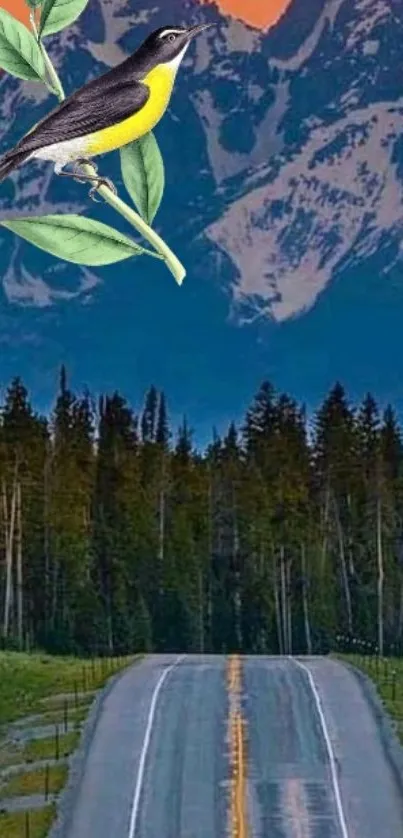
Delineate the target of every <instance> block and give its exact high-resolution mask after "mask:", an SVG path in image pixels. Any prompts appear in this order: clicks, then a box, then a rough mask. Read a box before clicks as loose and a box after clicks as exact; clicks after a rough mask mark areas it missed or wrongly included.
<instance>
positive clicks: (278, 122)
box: [1, 0, 403, 320]
mask: <svg viewBox="0 0 403 838" xmlns="http://www.w3.org/2000/svg"><path fill="white" fill-rule="evenodd" d="M138 5H139V4H138V2H133V0H90V3H89V5H88V7H87V11H86V12H85V13H84V14H83V16H82V18H81V19H80V20H79V21H78V23H77V24H76V25H74V26H73V27H71V28H70V29H69V30H68V31H66V32H63V33H62V34H61V35H59V36H53V38H51V39H50V41H49V43H50V53H51V55H52V58H53V60H54V61H55V63H56V65H57V66H58V69H59V72H60V75H61V77H62V79H63V80H64V82H65V84H66V88H67V89H74V88H75V87H77V86H79V85H80V84H82V83H83V82H84V81H87V80H88V79H89V78H91V77H92V76H93V75H95V74H97V73H99V72H102V70H103V69H105V65H106V66H112V65H114V64H116V63H118V62H119V61H121V60H122V59H124V57H125V56H126V55H127V54H128V53H129V52H131V51H132V50H133V49H134V48H135V47H136V44H137V43H138V42H139V41H140V40H141V39H142V38H143V36H144V35H145V34H146V33H147V32H148V31H150V29H152V28H156V27H157V26H160V25H163V24H164V23H166V22H167V21H169V20H174V21H179V22H184V21H188V20H189V19H199V18H202V17H203V18H206V17H207V18H209V19H210V20H212V21H213V22H215V23H216V27H215V28H214V29H212V30H210V32H209V33H208V34H206V36H205V37H203V38H202V39H200V40H199V41H198V42H197V43H196V44H195V47H194V50H193V51H192V52H191V54H189V57H188V58H187V59H186V61H185V65H184V68H183V70H182V75H183V79H182V80H181V83H180V98H179V96H177V97H176V102H175V105H176V106H175V107H174V108H172V109H171V118H172V120H175V121H177V120H181V113H182V114H184V113H186V110H187V109H188V101H189V99H190V101H191V104H192V106H193V107H192V118H191V119H189V118H187V119H186V120H181V122H182V130H185V136H184V137H183V143H184V147H185V161H184V160H183V154H182V153H181V154H178V153H177V149H175V147H172V149H171V150H170V151H169V152H168V157H167V156H166V155H165V156H166V163H167V166H168V168H169V172H170V177H171V180H172V181H173V182H175V184H176V186H177V190H178V192H179V196H178V197H179V201H178V206H177V211H178V212H179V216H180V218H181V227H182V229H183V233H184V234H185V235H187V231H186V227H187V224H188V222H189V223H190V227H191V229H192V232H193V234H196V233H197V234H198V235H201V234H205V235H206V236H207V237H208V238H209V239H210V240H211V241H212V242H214V243H215V244H217V245H219V248H220V249H221V250H223V251H224V252H225V254H226V255H227V257H228V258H229V259H230V260H231V262H232V263H233V265H234V268H235V270H234V277H233V283H232V285H231V288H230V292H231V294H232V296H233V299H234V300H235V301H238V302H241V303H242V311H243V316H246V312H247V311H249V314H250V316H256V315H261V314H263V315H269V316H273V317H274V318H275V319H278V320H284V319H287V318H288V317H290V316H292V315H296V314H299V313H301V312H302V311H303V310H306V309H308V308H310V307H311V306H312V305H313V304H314V302H315V300H316V298H317V297H318V295H319V294H320V293H321V291H322V290H323V289H324V288H325V287H326V286H327V284H328V283H329V282H331V280H332V277H334V275H335V273H337V270H338V268H339V266H340V265H343V268H344V269H345V267H346V264H354V263H355V262H356V261H357V260H361V259H364V258H365V257H366V256H368V255H370V254H371V253H373V252H374V251H375V250H376V248H377V247H378V245H379V242H380V239H381V238H382V237H383V235H384V233H385V232H387V233H388V234H389V235H390V236H391V238H392V239H393V241H396V242H399V241H400V238H401V231H402V217H403V214H402V206H403V201H402V198H403V194H402V189H403V179H402V165H403V164H402V163H401V160H400V156H399V148H401V147H402V142H401V139H400V138H401V135H402V134H403V71H401V72H399V69H398V68H399V67H402V68H403V4H402V3H401V2H398V0H388V2H386V0H327V2H324V3H323V4H322V10H321V11H320V12H319V13H317V14H316V19H314V22H313V25H311V28H310V30H309V32H308V33H307V34H306V37H303V40H302V41H301V42H300V43H298V42H296V43H295V44H294V49H293V51H292V54H290V55H287V48H286V47H287V37H288V32H289V31H290V29H292V27H293V18H294V17H296V16H297V15H298V14H299V13H300V9H299V7H300V5H301V0H295V2H294V3H293V4H292V6H291V8H290V9H289V11H288V13H286V15H285V16H284V18H283V20H282V22H281V24H280V26H279V27H277V29H276V30H274V32H269V33H268V34H266V35H264V34H263V33H260V32H257V31H255V30H253V29H250V28H248V27H247V26H246V25H244V24H243V23H242V22H240V21H235V20H231V19H223V18H221V17H220V16H219V15H218V13H217V11H216V9H215V7H206V6H204V7H203V8H200V7H199V6H197V4H195V3H192V4H189V3H186V4H185V3H183V2H181V0H176V2H170V5H169V14H167V12H166V11H165V4H162V3H161V4H160V5H159V6H158V4H155V3H150V4H148V3H146V2H143V3H142V4H141V7H140V9H139V8H138ZM307 5H309V4H307ZM314 6H315V4H312V11H315V8H314ZM281 32H282V34H283V43H282V39H281V37H280V34H281ZM272 46H273V49H272ZM50 104H51V102H50V99H49V98H48V97H46V95H45V92H44V90H43V89H42V88H41V87H39V86H37V85H28V84H25V85H22V84H20V83H18V82H16V81H14V80H10V78H9V77H3V80H2V82H1V117H2V125H3V126H5V130H4V132H3V135H2V145H3V146H8V145H9V144H10V143H11V142H13V141H14V139H15V137H16V136H17V134H18V133H19V130H18V129H19V128H20V126H21V127H23V128H24V129H26V128H27V127H28V122H29V121H31V119H32V116H33V115H34V114H36V111H37V109H38V110H39V109H41V111H42V108H46V109H48V108H49V105H50ZM28 105H29V107H28ZM167 133H168V132H167ZM186 149H187V151H186ZM195 154H198V155H200V156H201V165H200V168H199V172H200V176H199V182H198V184H196V194H195V193H194V192H193V193H192V195H191V196H189V194H188V191H187V189H186V183H185V180H186V178H184V177H183V174H184V173H183V163H184V162H185V165H186V163H188V165H189V168H190V166H191V165H193V163H194V155H195ZM187 158H188V159H187ZM399 161H400V166H399ZM109 167H110V161H109V160H105V161H104V163H103V168H104V169H107V168H109ZM17 183H18V194H17V200H15V198H14V197H12V196H11V194H10V192H11V190H10V188H8V190H7V193H8V200H7V198H5V199H3V200H2V210H3V213H4V211H7V210H8V206H9V200H10V198H12V202H13V208H16V209H17V210H18V212H21V211H25V210H29V211H30V212H31V211H34V210H35V211H36V208H37V207H39V206H40V207H41V212H42V211H43V210H45V211H56V209H57V211H58V212H67V211H72V209H76V210H78V211H81V212H82V211H83V210H84V208H85V205H86V200H87V199H86V195H83V191H82V190H81V191H80V190H79V189H74V193H73V190H72V195H73V194H74V195H75V196H76V201H80V203H76V201H71V202H70V201H66V198H65V195H66V192H67V190H66V189H63V197H64V200H62V201H60V190H57V192H58V196H57V205H56V202H55V199H54V198H53V193H54V192H55V191H56V190H55V189H54V177H53V176H52V173H51V169H50V167H49V166H45V167H41V169H40V170H39V168H35V169H34V168H33V167H30V169H29V173H28V171H27V169H24V171H21V174H19V175H18V178H17ZM63 186H64V184H63ZM4 191H5V190H4V188H3V190H2V192H3V193H4ZM197 193H199V194H197ZM189 197H190V208H189ZM181 198H182V200H181ZM81 199H82V202H81ZM189 209H190V212H189ZM184 215H186V216H187V217H186V218H184V217H183V216H184ZM190 219H191V220H190ZM175 226H176V225H175ZM169 233H170V231H169V228H168V230H167V231H164V234H165V235H166V237H168V238H169ZM23 247H24V246H23ZM20 248H21V246H20V245H19V244H18V242H16V243H15V247H14V250H13V253H12V255H11V259H10V262H9V266H8V270H7V271H6V273H5V275H4V287H5V290H6V293H7V295H8V297H9V299H11V300H21V301H26V302H28V301H29V300H31V301H32V302H34V303H36V304H38V305H47V304H48V303H49V302H50V301H51V300H57V299H58V298H60V297H61V298H68V297H69V296H71V295H74V294H77V293H79V294H87V293H88V292H89V291H90V290H91V289H92V288H93V287H94V286H95V285H96V283H97V277H96V275H94V274H92V273H91V272H89V271H80V270H77V272H76V274H77V277H76V279H77V284H76V287H75V288H74V289H70V290H69V289H66V288H63V283H62V281H61V279H60V278H59V280H58V282H57V283H56V285H55V283H54V282H53V281H52V276H53V273H54V271H55V267H54V265H53V264H52V265H50V266H49V269H48V272H46V273H45V275H42V276H41V278H40V279H39V278H38V277H35V276H34V275H33V274H32V272H31V271H30V268H29V264H28V261H29V260H25V259H24V262H23V263H22V264H21V265H20V267H19V269H17V268H16V264H17V262H18V254H19V251H20ZM399 253H400V249H399V248H398V252H397V253H396V256H395V258H399ZM388 267H389V266H388V265H385V266H384V269H385V270H387V269H388ZM68 272H69V276H70V285H71V267H70V266H69V268H68ZM59 273H60V274H63V273H64V270H63V268H62V267H59Z"/></svg>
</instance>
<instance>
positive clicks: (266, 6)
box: [0, 0, 290, 29]
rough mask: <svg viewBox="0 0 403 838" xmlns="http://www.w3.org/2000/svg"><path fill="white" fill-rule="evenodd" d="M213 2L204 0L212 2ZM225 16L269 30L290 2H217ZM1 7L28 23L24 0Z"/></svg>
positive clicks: (1, 2) (6, 0) (0, 1)
mask: <svg viewBox="0 0 403 838" xmlns="http://www.w3.org/2000/svg"><path fill="white" fill-rule="evenodd" d="M211 1H212V0H202V2H211ZM215 2H217V5H218V6H219V8H220V9H221V11H222V12H224V13H225V14H229V15H233V16H234V17H238V18H241V20H244V21H245V22H246V23H249V24H251V26H256V27H258V28H259V29H268V28H269V27H270V26H273V25H274V24H275V23H276V22H277V21H278V20H279V18H280V17H281V15H282V14H283V12H284V11H285V9H286V8H287V6H289V4H290V0H215ZM0 6H2V7H3V9H7V11H8V12H12V14H14V15H15V17H18V18H19V19H20V20H23V21H24V23H28V15H29V12H28V9H27V7H26V5H25V3H24V0H0Z"/></svg>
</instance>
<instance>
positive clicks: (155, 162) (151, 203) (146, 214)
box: [120, 131, 165, 224]
mask: <svg viewBox="0 0 403 838" xmlns="http://www.w3.org/2000/svg"><path fill="white" fill-rule="evenodd" d="M120 164H121V168H122V177H123V182H124V185H125V187H126V189H127V191H128V193H129V195H130V197H131V198H132V200H133V201H134V203H135V204H136V207H137V209H138V211H139V213H140V215H141V216H142V217H143V218H144V219H145V221H147V224H152V222H153V220H154V218H155V215H156V213H157V210H158V207H159V205H160V203H161V199H162V195H163V192H164V185H165V175H164V162H163V159H162V156H161V152H160V150H159V148H158V143H157V140H156V139H155V137H154V134H153V133H152V132H151V131H150V133H149V134H146V135H145V136H144V137H141V138H140V139H139V140H136V141H135V142H134V143H129V144H128V145H125V146H123V148H121V149H120Z"/></svg>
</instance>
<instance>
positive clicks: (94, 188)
mask: <svg viewBox="0 0 403 838" xmlns="http://www.w3.org/2000/svg"><path fill="white" fill-rule="evenodd" d="M100 186H107V187H108V189H110V190H111V192H113V194H114V195H117V194H118V190H117V189H116V186H115V184H114V183H112V181H111V180H109V178H108V177H100V178H98V180H97V182H96V183H95V184H94V186H92V187H91V189H90V191H89V193H88V194H89V196H90V198H91V199H92V200H93V201H95V202H96V203H100V202H99V201H98V198H95V193H96V191H97V189H99V187H100Z"/></svg>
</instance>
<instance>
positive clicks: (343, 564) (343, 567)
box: [334, 497, 353, 634]
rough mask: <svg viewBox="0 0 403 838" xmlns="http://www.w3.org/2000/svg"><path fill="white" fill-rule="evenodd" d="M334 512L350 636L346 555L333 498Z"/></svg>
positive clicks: (349, 601)
mask: <svg viewBox="0 0 403 838" xmlns="http://www.w3.org/2000/svg"><path fill="white" fill-rule="evenodd" d="M334 511H335V519H336V529H337V539H338V542H339V557H340V569H341V578H342V582H343V590H344V598H345V601H346V611H347V626H348V630H349V632H350V634H352V633H353V612H352V607H351V592H350V583H349V580H348V573H347V563H346V554H345V549H344V536H343V529H342V526H341V521H340V515H339V507H338V503H337V500H336V498H335V497H334Z"/></svg>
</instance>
